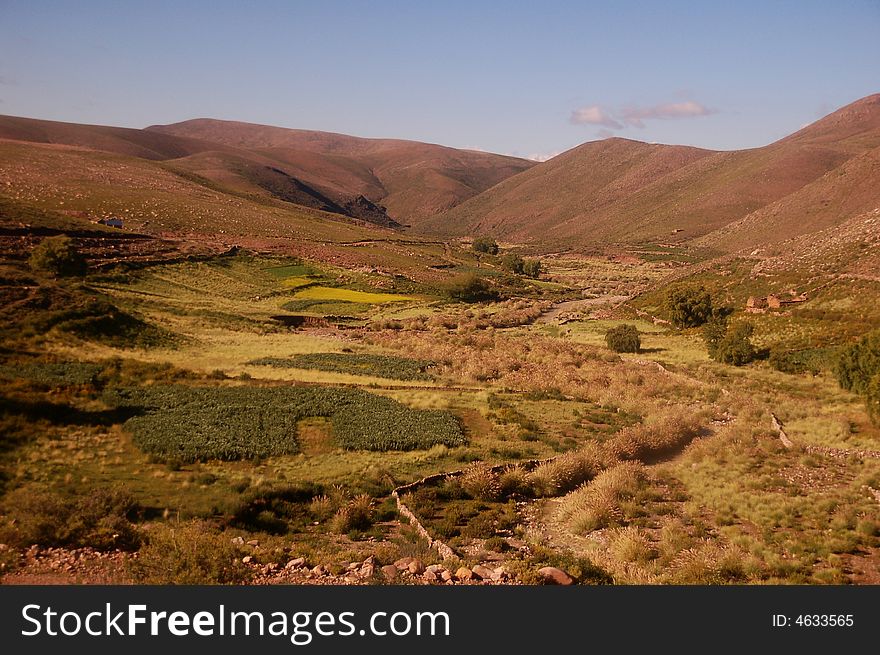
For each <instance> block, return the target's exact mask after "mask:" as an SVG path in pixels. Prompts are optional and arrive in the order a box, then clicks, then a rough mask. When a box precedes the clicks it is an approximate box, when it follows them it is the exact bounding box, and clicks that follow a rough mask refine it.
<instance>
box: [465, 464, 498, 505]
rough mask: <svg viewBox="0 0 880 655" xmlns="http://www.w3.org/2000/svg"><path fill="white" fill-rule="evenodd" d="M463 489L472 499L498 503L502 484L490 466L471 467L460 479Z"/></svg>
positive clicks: (478, 465)
mask: <svg viewBox="0 0 880 655" xmlns="http://www.w3.org/2000/svg"><path fill="white" fill-rule="evenodd" d="M459 481H460V483H461V488H462V489H464V491H465V493H466V494H467V495H469V496H470V497H471V498H475V499H477V500H486V501H496V500H499V499H500V498H501V483H500V481H499V479H498V475H497V474H495V473H494V472H493V471H492V469H491V467H490V466H489V465H488V464H474V465H472V466H469V467H468V468H467V469H466V470H465V472H464V473H463V474H462V476H461V478H460V480H459Z"/></svg>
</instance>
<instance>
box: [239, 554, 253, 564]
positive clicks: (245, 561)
mask: <svg viewBox="0 0 880 655" xmlns="http://www.w3.org/2000/svg"><path fill="white" fill-rule="evenodd" d="M253 561H254V558H253V557H251V556H250V555H245V556H244V557H242V558H241V563H242V564H250V563H251V562H253Z"/></svg>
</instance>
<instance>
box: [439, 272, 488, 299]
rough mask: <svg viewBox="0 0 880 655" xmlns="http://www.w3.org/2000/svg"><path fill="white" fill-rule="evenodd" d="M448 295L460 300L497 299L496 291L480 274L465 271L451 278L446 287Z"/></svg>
mask: <svg viewBox="0 0 880 655" xmlns="http://www.w3.org/2000/svg"><path fill="white" fill-rule="evenodd" d="M448 293H449V297H450V298H452V299H453V300H460V301H461V302H486V301H490V300H497V299H498V292H497V291H496V290H495V289H493V288H492V286H491V285H490V284H489V283H488V282H487V281H486V280H485V279H484V278H481V277H480V276H478V275H476V274H475V273H467V274H465V275H462V276H461V277H458V278H456V279H455V280H453V281H452V282H451V283H450V285H449V288H448Z"/></svg>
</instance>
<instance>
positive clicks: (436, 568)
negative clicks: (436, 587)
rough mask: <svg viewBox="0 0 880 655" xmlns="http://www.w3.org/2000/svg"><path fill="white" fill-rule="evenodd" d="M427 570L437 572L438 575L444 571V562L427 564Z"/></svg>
mask: <svg viewBox="0 0 880 655" xmlns="http://www.w3.org/2000/svg"><path fill="white" fill-rule="evenodd" d="M425 570H426V571H430V572H431V573H436V574H437V575H440V574H441V573H442V572H443V565H442V564H431V565H429V566H426V567H425Z"/></svg>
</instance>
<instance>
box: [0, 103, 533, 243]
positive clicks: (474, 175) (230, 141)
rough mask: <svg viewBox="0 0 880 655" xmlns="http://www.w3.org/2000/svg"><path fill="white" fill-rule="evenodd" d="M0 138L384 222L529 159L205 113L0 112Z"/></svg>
mask: <svg viewBox="0 0 880 655" xmlns="http://www.w3.org/2000/svg"><path fill="white" fill-rule="evenodd" d="M0 139H8V140H14V141H24V142H31V143H42V144H56V145H68V146H78V147H80V148H88V149H91V150H96V151H102V152H108V153H114V154H118V155H125V156H129V157H138V158H141V159H148V160H153V161H162V162H164V163H165V164H166V165H167V166H168V167H171V168H174V169H175V170H179V171H182V172H185V173H192V174H196V175H199V176H201V177H203V178H206V179H208V180H211V181H212V182H214V183H216V184H218V185H220V186H222V187H224V188H229V189H231V190H234V191H235V192H238V193H245V194H254V195H257V196H262V197H264V198H273V199H277V200H281V201H284V202H288V203H293V204H298V205H303V206H305V207H309V208H313V209H321V210H323V211H329V212H333V213H342V214H345V215H348V216H351V217H354V218H359V219H362V220H366V221H369V222H373V223H376V224H379V225H383V226H394V225H396V224H397V223H396V222H395V220H394V219H399V221H398V222H404V221H410V220H413V221H418V220H419V219H420V218H424V217H425V216H428V215H430V214H432V213H435V212H438V211H443V210H446V209H449V208H450V207H452V206H454V205H455V204H457V203H459V202H461V201H462V200H465V199H467V198H469V197H471V196H473V195H475V194H477V193H479V192H481V191H483V190H485V189H487V188H489V187H490V186H492V185H494V184H496V183H497V182H499V181H501V180H503V179H505V178H506V177H508V176H510V175H513V174H515V173H518V172H520V171H522V170H525V169H527V168H529V167H530V166H532V164H533V163H532V162H529V161H527V160H523V159H517V158H515V157H506V156H501V155H493V154H489V153H481V152H472V151H467V150H456V149H454V148H445V147H443V146H437V145H431V144H424V143H416V142H412V141H400V140H391V139H361V138H357V137H350V136H346V135H341V134H329V133H324V132H308V131H304V130H287V129H284V128H276V127H269V126H262V125H250V124H247V123H233V122H229V121H215V120H210V119H200V120H195V121H187V122H185V123H179V124H176V125H168V126H154V127H152V128H148V129H145V130H136V129H129V128H118V127H106V126H99V125H79V124H75V123H61V122H56V121H43V120H35V119H29V118H18V117H14V116H0ZM386 207H387V211H386Z"/></svg>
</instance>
